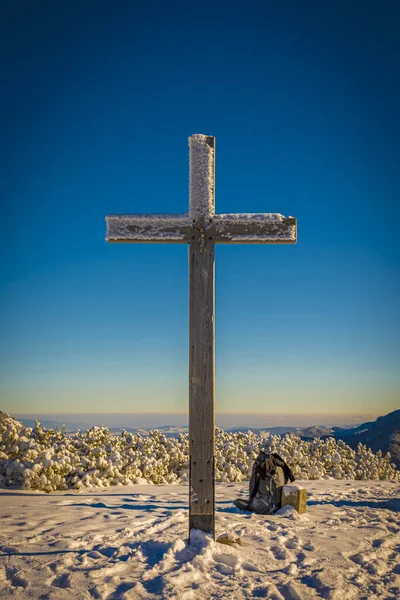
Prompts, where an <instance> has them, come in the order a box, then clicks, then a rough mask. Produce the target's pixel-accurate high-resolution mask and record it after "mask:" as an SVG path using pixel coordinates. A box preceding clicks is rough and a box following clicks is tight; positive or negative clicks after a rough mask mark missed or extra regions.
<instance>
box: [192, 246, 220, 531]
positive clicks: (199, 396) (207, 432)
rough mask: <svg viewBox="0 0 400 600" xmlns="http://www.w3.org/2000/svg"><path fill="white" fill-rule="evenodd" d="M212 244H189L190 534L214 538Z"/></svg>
mask: <svg viewBox="0 0 400 600" xmlns="http://www.w3.org/2000/svg"><path fill="white" fill-rule="evenodd" d="M214 436H215V420H214V243H213V242H212V241H209V240H206V241H205V242H204V244H203V243H202V241H201V240H194V241H191V242H190V245H189V454H190V490H189V494H190V496H189V535H190V530H191V529H194V528H195V529H201V530H203V531H206V532H210V533H212V534H213V535H214V512H215V492H214Z"/></svg>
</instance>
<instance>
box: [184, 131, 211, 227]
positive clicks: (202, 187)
mask: <svg viewBox="0 0 400 600" xmlns="http://www.w3.org/2000/svg"><path fill="white" fill-rule="evenodd" d="M189 149H190V158H189V166H190V184H189V215H190V217H191V219H192V221H193V223H195V224H196V225H197V226H200V227H207V226H208V225H209V224H210V223H211V222H212V219H213V217H214V215H215V137H213V136H211V135H204V134H202V133H195V134H194V135H191V136H190V137H189Z"/></svg>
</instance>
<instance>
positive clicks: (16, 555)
mask: <svg viewBox="0 0 400 600" xmlns="http://www.w3.org/2000/svg"><path fill="white" fill-rule="evenodd" d="M297 483H299V482H297ZM301 483H302V485H304V487H305V488H306V489H307V491H308V512H307V513H306V514H305V515H298V514H297V513H295V512H289V513H286V514H281V515H279V514H276V515H273V516H261V515H255V514H251V513H246V512H240V511H239V510H238V509H236V508H235V507H234V506H233V504H232V501H233V500H234V499H235V498H236V497H237V496H240V495H243V494H246V491H247V484H246V483H244V482H241V483H218V484H217V486H216V507H217V512H216V528H217V536H218V535H220V534H222V533H224V532H232V533H234V534H235V535H236V536H240V537H241V541H242V546H239V545H236V546H227V545H222V544H220V543H217V542H214V541H212V540H211V539H210V537H208V536H204V535H203V534H201V533H200V532H199V533H198V535H197V536H195V542H196V543H195V544H192V545H190V546H188V544H187V534H188V531H187V527H188V506H187V500H188V488H187V485H131V486H114V487H111V488H110V487H108V488H105V489H100V490H99V489H96V490H95V491H90V490H79V491H77V490H66V491H64V492H60V491H58V492H53V493H51V494H45V493H42V492H38V491H29V490H15V489H3V490H0V519H1V521H0V522H1V531H0V598H2V599H3V598H21V599H25V598H33V599H35V598H36V599H40V600H63V599H68V600H69V599H71V598H79V599H80V600H85V599H92V598H98V599H108V600H113V599H121V600H125V599H141V598H149V599H150V598H151V599H153V598H177V599H179V600H190V599H196V600H198V599H203V598H204V599H208V598H224V599H229V600H231V599H233V600H236V599H238V600H239V599H242V598H269V599H271V600H277V599H280V600H282V599H285V600H286V599H289V600H291V599H298V598H301V599H308V598H310V599H314V598H331V599H340V600H346V599H353V598H360V599H365V600H374V599H378V598H385V599H393V600H395V599H396V600H397V599H398V598H400V565H399V549H400V522H399V511H400V485H399V482H398V481H346V480H338V481H336V480H318V481H317V480H316V481H304V482H301Z"/></svg>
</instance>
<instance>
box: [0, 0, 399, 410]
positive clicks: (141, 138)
mask: <svg viewBox="0 0 400 600" xmlns="http://www.w3.org/2000/svg"><path fill="white" fill-rule="evenodd" d="M1 13H2V14H1V19H0V21H1V25H0V28H1V32H0V33H1V35H0V40H1V41H0V45H1V56H2V68H1V80H2V83H1V87H2V90H3V93H2V96H1V99H0V111H1V115H2V120H3V123H2V125H1V130H2V140H1V146H0V147H1V155H2V159H1V172H2V174H1V190H2V191H1V196H2V200H3V202H2V207H3V208H2V235H1V239H0V245H1V251H2V256H3V264H2V269H1V275H0V286H1V287H0V293H1V295H0V302H1V354H0V360H1V364H0V377H1V379H0V381H1V406H0V408H1V409H2V410H6V411H8V412H11V413H35V412H37V413H44V412H51V413H57V412H60V413H68V412H70V413H80V412H82V413H90V412H96V413H98V412H123V413H125V412H147V413H148V412H153V411H154V412H156V411H161V412H163V413H165V412H167V411H169V410H170V411H171V412H183V411H185V410H186V407H187V387H188V383H187V371H188V314H187V305H188V270H187V249H186V248H185V247H184V246H180V245H176V246H175V245H140V244H139V245H129V244H118V245H107V244H106V242H105V241H104V237H105V222H104V217H105V215H106V214H107V213H129V212H132V213H135V212H150V213H153V212H178V213H179V212H185V211H186V210H187V206H188V146H187V138H188V136H189V135H191V134H193V133H205V134H208V135H214V136H216V139H217V146H216V148H217V150H216V210H217V212H222V213H223V212H279V213H282V214H284V215H286V216H288V215H293V216H295V217H297V219H298V244H297V245H295V246H265V245H261V246H252V245H251V246H245V245H240V246H224V247H217V251H216V406H217V410H218V411H219V412H255V413H259V412H264V411H265V412H267V413H271V412H279V413H296V414H299V413H319V414H321V413H325V412H326V413H330V414H332V413H376V414H384V413H387V412H389V411H391V410H395V409H396V408H399V406H400V402H399V388H400V386H399V383H400V381H399V379H400V376H399V365H400V317H399V314H400V253H399V243H398V223H399V219H400V208H399V206H400V204H399V192H400V184H399V158H400V156H399V142H398V140H399V134H400V117H399V106H400V84H399V72H400V37H399V35H398V31H399V26H400V5H399V4H398V2H395V1H385V0H384V1H383V2H379V3H377V2H368V1H363V2H361V1H358V0H357V1H355V0H353V1H352V2H345V1H343V0H338V1H336V2H331V3H321V2H317V1H313V2H311V1H309V0H304V1H303V2H295V1H291V2H289V1H284V2H279V3H272V2H269V1H263V2H255V3H250V4H247V5H246V4H245V3H243V2H240V3H235V2H229V3H228V2H218V1H216V2H214V3H211V4H208V3H207V2H201V3H200V2H195V3H178V2H174V1H172V2H158V1H156V2H151V3H146V2H128V1H125V2H122V1H118V0H117V1H115V2H103V1H101V0H96V1H95V2H94V1H91V0H87V1H85V2H78V1H77V0H72V1H71V2H68V3H66V2H64V3H60V2H50V1H43V0H41V1H40V2H27V1H18V2H14V1H6V2H3V3H2V7H1ZM0 118H1V117H0Z"/></svg>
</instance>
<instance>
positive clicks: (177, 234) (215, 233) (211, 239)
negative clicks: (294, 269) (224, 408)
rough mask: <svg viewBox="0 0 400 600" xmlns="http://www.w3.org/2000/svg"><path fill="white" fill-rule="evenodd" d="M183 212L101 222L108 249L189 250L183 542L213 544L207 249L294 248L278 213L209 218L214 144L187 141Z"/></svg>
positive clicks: (207, 139)
mask: <svg viewBox="0 0 400 600" xmlns="http://www.w3.org/2000/svg"><path fill="white" fill-rule="evenodd" d="M189 148H190V186H189V187H190V190H189V212H188V213H185V214H182V215H178V214H156V215H151V214H131V215H108V216H107V217H106V221H107V237H106V240H107V241H108V242H152V243H153V242H156V243H157V242H158V243H161V242H163V243H167V244H171V243H175V244H189V458H190V460H189V536H190V531H191V530H192V529H201V530H202V531H205V532H209V533H211V534H212V535H213V537H214V518H215V497H214V496H215V476H214V435H215V421H214V247H215V244H295V243H296V239H297V226H296V219H295V218H293V217H287V218H286V217H283V216H282V215H280V214H268V213H267V214H264V213H263V214H248V213H246V214H243V213H239V214H226V215H223V214H221V215H217V214H215V202H214V197H215V195H214V190H215V187H214V179H215V178H214V174H215V138H214V137H211V136H207V135H202V134H195V135H192V136H191V137H190V138H189Z"/></svg>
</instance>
